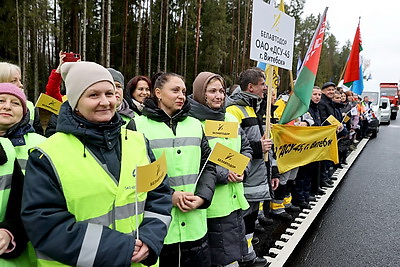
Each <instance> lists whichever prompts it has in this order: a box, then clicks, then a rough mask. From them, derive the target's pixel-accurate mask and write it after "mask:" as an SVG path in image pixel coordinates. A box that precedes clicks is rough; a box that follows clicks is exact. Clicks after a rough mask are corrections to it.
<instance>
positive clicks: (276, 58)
mask: <svg viewBox="0 0 400 267" xmlns="http://www.w3.org/2000/svg"><path fill="white" fill-rule="evenodd" d="M294 24H295V19H294V18H292V17H290V16H288V15H286V14H285V13H284V12H281V11H280V10H279V9H276V8H274V7H272V6H271V5H269V4H267V3H265V2H264V1H262V0H254V2H253V20H252V27H251V45H250V58H251V59H253V60H256V61H260V62H265V63H267V64H271V65H274V66H278V67H279V68H283V69H287V70H291V69H292V62H293V44H294Z"/></svg>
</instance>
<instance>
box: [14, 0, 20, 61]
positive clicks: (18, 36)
mask: <svg viewBox="0 0 400 267" xmlns="http://www.w3.org/2000/svg"><path fill="white" fill-rule="evenodd" d="M18 10H19V7H18V0H15V11H16V12H17V44H18V66H21V40H20V39H21V37H20V33H19V11H18Z"/></svg>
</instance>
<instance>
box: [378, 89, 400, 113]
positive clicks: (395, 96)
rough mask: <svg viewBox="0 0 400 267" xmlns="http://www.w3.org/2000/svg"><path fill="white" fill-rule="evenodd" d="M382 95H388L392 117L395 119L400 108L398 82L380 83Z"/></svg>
mask: <svg viewBox="0 0 400 267" xmlns="http://www.w3.org/2000/svg"><path fill="white" fill-rule="evenodd" d="M380 89H381V97H387V98H389V100H390V110H391V115H390V119H391V120H395V119H396V117H397V111H398V110H399V97H400V89H399V84H398V83H380Z"/></svg>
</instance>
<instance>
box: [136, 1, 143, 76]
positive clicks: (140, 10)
mask: <svg viewBox="0 0 400 267" xmlns="http://www.w3.org/2000/svg"><path fill="white" fill-rule="evenodd" d="M137 14H138V29H137V34H136V59H135V75H139V59H140V37H141V36H142V1H139V4H138V10H137Z"/></svg>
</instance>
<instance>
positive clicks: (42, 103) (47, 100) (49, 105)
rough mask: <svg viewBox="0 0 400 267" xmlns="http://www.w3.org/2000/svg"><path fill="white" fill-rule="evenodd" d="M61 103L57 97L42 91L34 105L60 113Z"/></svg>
mask: <svg viewBox="0 0 400 267" xmlns="http://www.w3.org/2000/svg"><path fill="white" fill-rule="evenodd" d="M61 104H62V102H60V101H58V100H57V99H55V98H53V97H51V96H49V95H46V94H43V93H42V94H40V96H39V98H38V100H37V101H36V105H35V107H38V108H43V109H46V110H48V111H50V112H53V113H54V114H56V115H58V113H60V108H61Z"/></svg>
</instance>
